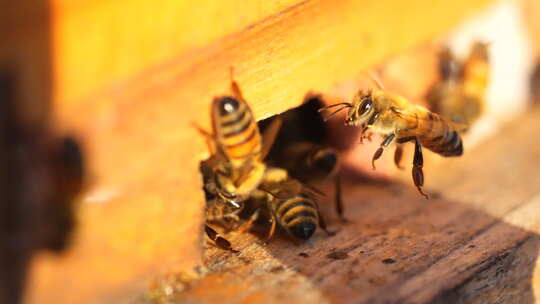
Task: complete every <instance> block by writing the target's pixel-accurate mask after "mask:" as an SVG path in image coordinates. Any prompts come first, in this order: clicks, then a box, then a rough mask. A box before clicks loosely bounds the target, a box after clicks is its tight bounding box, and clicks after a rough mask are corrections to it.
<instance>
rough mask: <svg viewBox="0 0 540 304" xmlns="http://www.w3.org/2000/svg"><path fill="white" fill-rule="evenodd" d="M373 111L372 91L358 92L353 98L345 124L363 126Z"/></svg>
mask: <svg viewBox="0 0 540 304" xmlns="http://www.w3.org/2000/svg"><path fill="white" fill-rule="evenodd" d="M373 110H374V105H373V95H372V91H360V92H358V94H357V95H356V96H355V97H354V100H353V103H352V107H351V109H349V112H348V113H347V118H346V119H345V124H346V125H348V126H359V125H363V124H365V123H366V122H367V121H368V120H369V118H370V117H371V115H372V113H373Z"/></svg>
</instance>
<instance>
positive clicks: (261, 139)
mask: <svg viewBox="0 0 540 304" xmlns="http://www.w3.org/2000/svg"><path fill="white" fill-rule="evenodd" d="M232 74H233V71H232V68H231V92H232V95H231V96H220V97H216V98H215V99H214V100H213V102H212V107H211V117H212V128H213V133H209V132H207V131H205V130H203V129H202V128H200V127H197V128H198V129H199V131H200V132H201V133H202V134H203V135H205V137H206V138H207V140H208V146H209V149H210V153H211V156H210V158H209V159H207V160H205V161H203V162H202V164H201V171H202V173H203V182H204V189H205V192H206V194H207V198H208V199H207V208H206V209H207V210H206V215H207V223H209V222H212V223H217V224H222V225H224V226H228V228H231V224H233V225H234V224H235V222H237V221H238V217H237V215H238V213H239V212H240V211H242V209H243V204H244V201H246V200H247V199H248V198H249V197H250V196H251V194H252V192H253V191H254V190H255V189H257V187H258V186H259V184H260V183H261V182H262V180H263V177H264V174H265V171H266V165H265V163H264V162H263V160H264V157H265V156H266V154H267V153H268V151H269V149H270V147H271V146H272V143H273V141H274V138H275V135H276V133H277V131H278V130H279V127H280V123H281V121H280V120H277V121H276V122H275V123H273V124H272V126H270V127H269V128H268V130H267V131H266V132H265V133H264V134H263V135H261V134H260V132H259V128H258V126H257V122H256V120H255V116H254V115H253V112H252V111H251V108H250V107H249V105H248V103H247V102H246V100H245V99H244V97H243V96H242V93H241V91H240V88H239V86H238V84H237V83H236V82H235V81H234V79H233V76H232ZM212 230H213V229H212ZM209 231H210V233H208V232H209ZM206 232H207V234H208V236H209V237H210V238H211V239H212V240H214V241H215V240H216V235H217V234H216V233H212V232H211V230H210V229H209V227H208V225H207V228H206ZM214 232H215V231H214ZM225 241H226V240H225ZM225 241H222V240H220V241H219V242H216V244H217V245H218V246H219V245H220V244H225V245H226V244H227V243H228V241H227V242H225ZM221 247H222V246H221ZM225 247H227V248H225V249H230V244H229V246H225Z"/></svg>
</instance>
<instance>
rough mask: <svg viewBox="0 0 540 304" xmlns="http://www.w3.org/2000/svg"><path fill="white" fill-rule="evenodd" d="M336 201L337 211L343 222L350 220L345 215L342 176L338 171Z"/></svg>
mask: <svg viewBox="0 0 540 304" xmlns="http://www.w3.org/2000/svg"><path fill="white" fill-rule="evenodd" d="M334 188H335V191H336V193H335V195H336V197H335V201H336V213H337V214H338V216H339V219H340V220H341V221H342V222H348V220H347V219H346V218H345V217H344V216H343V213H344V212H343V197H342V194H341V176H340V174H339V172H338V174H336V177H335V187H334Z"/></svg>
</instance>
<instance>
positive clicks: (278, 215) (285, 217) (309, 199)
mask: <svg viewBox="0 0 540 304" xmlns="http://www.w3.org/2000/svg"><path fill="white" fill-rule="evenodd" d="M253 200H254V201H255V203H254V204H258V205H259V206H260V208H266V210H267V211H268V213H269V215H270V217H271V222H272V225H271V228H270V230H269V233H268V236H267V241H269V240H270V239H271V238H272V236H273V235H274V233H275V231H276V228H277V227H279V228H281V229H283V230H284V231H285V232H286V233H287V234H288V235H290V236H292V237H293V238H295V239H300V240H308V239H309V238H310V237H311V236H312V235H313V233H315V231H316V229H317V226H319V227H321V229H323V230H324V231H326V232H327V233H328V234H329V235H331V234H332V232H330V231H328V230H327V228H326V222H325V221H324V218H323V217H322V215H321V214H320V212H319V207H318V205H317V202H316V201H315V199H314V198H313V193H312V192H311V191H310V190H309V189H308V188H305V187H304V186H303V185H302V183H300V182H299V181H297V180H295V179H293V178H291V177H289V175H288V173H287V171H286V170H285V169H282V168H276V167H271V168H268V170H267V172H266V175H265V179H264V181H263V182H262V183H261V185H260V187H259V189H258V190H257V191H256V192H255V193H254V194H253ZM257 215H258V211H257V212H256V213H255V217H256V216H257ZM253 220H254V218H252V219H251V220H250V221H251V222H253Z"/></svg>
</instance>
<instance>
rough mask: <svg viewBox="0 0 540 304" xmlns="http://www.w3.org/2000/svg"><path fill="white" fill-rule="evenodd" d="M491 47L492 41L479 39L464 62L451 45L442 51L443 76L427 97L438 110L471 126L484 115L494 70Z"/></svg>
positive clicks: (441, 74)
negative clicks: (456, 56) (491, 60)
mask: <svg viewBox="0 0 540 304" xmlns="http://www.w3.org/2000/svg"><path fill="white" fill-rule="evenodd" d="M488 47H489V44H488V43H483V42H476V43H475V44H474V45H473V46H472V48H471V51H470V53H469V55H468V56H467V58H466V59H465V60H464V61H463V62H460V61H459V60H457V58H455V56H454V55H453V53H452V52H451V51H450V49H448V48H444V49H443V50H442V51H441V54H440V56H439V74H440V78H441V80H440V81H439V82H438V83H436V84H435V85H434V86H433V88H432V89H431V90H430V91H429V92H428V94H427V97H426V98H427V100H428V103H429V104H430V107H431V109H432V110H433V111H434V112H436V113H439V114H440V115H441V116H442V117H444V118H446V119H448V120H451V121H454V122H457V123H463V124H467V125H468V126H470V125H472V124H473V123H474V122H475V121H476V120H477V119H478V118H479V117H480V116H481V115H482V113H483V112H484V108H485V103H486V102H485V95H486V90H487V87H488V84H489V73H490V65H489V52H488Z"/></svg>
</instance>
